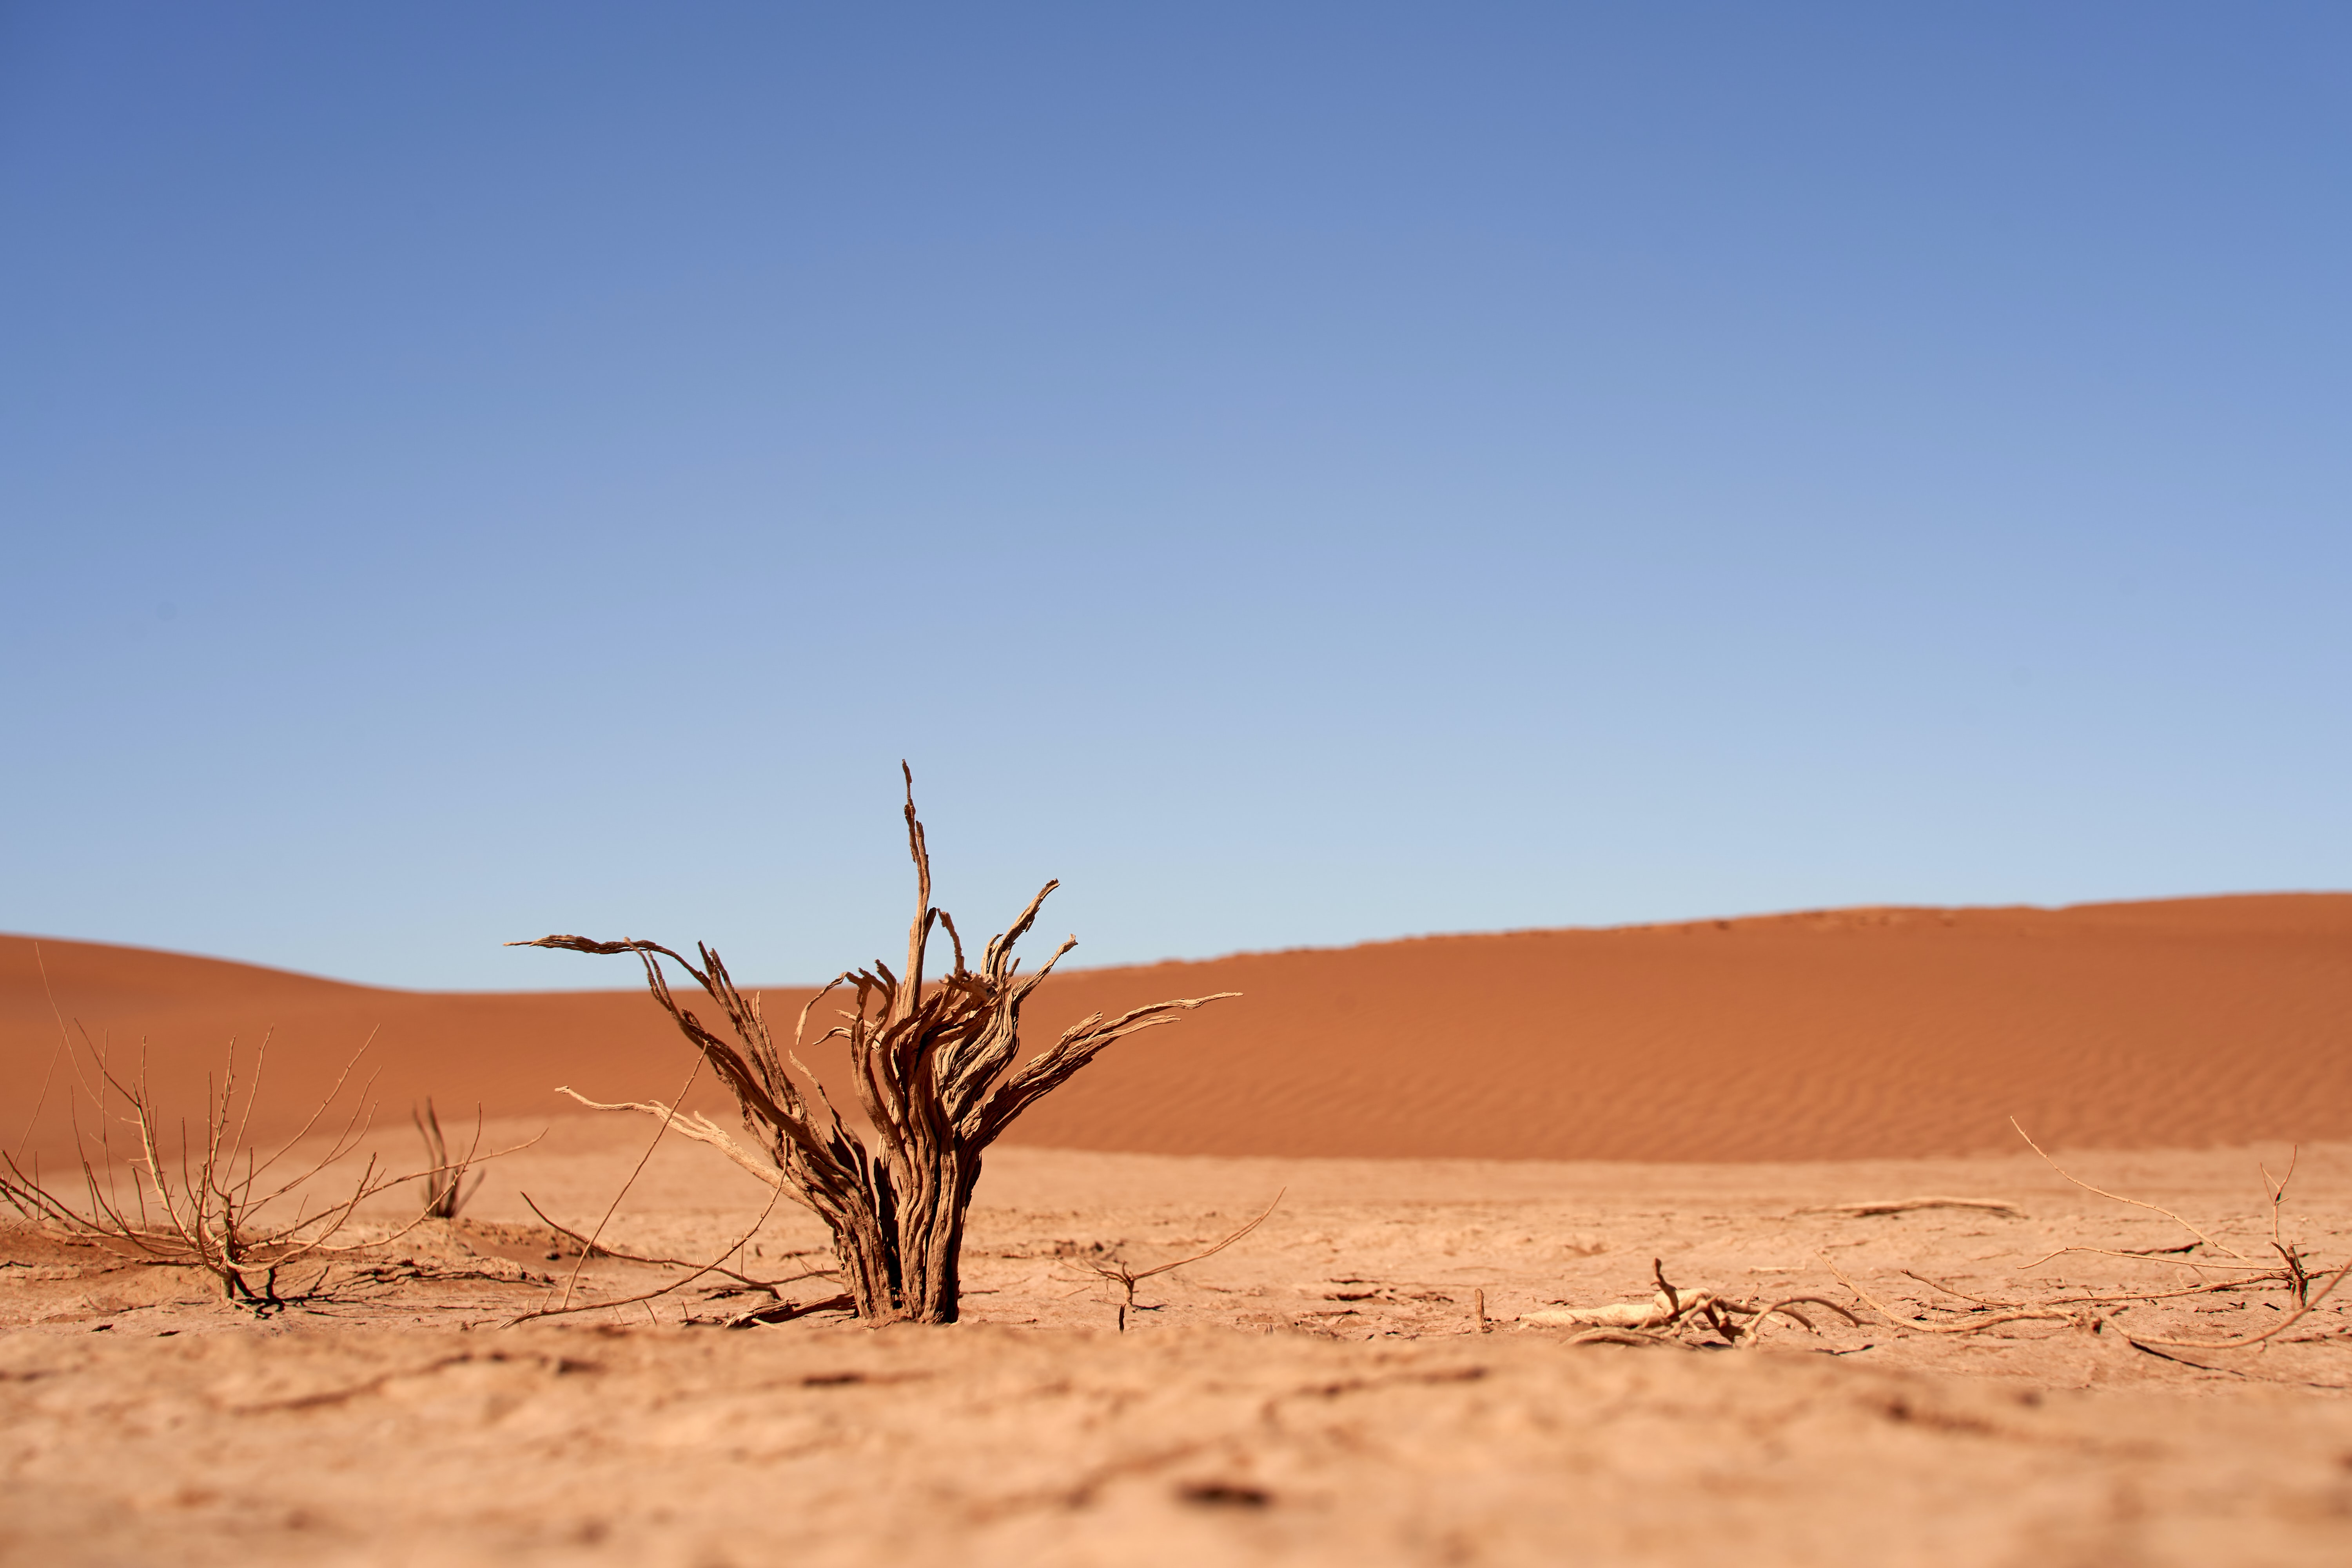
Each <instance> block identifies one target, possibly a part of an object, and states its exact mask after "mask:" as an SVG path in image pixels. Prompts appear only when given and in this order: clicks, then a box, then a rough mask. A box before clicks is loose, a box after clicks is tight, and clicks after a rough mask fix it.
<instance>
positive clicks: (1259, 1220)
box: [1087, 1187, 1485, 1334]
mask: <svg viewBox="0 0 2352 1568" xmlns="http://www.w3.org/2000/svg"><path fill="white" fill-rule="evenodd" d="M1289 1190H1290V1189H1289V1188H1287V1187H1285V1188H1283V1189H1282V1192H1277V1193H1276V1194H1274V1202H1273V1203H1270V1204H1268V1205H1265V1212H1264V1213H1262V1214H1260V1215H1258V1216H1257V1217H1256V1218H1255V1219H1254V1220H1252V1221H1250V1222H1249V1223H1248V1224H1247V1225H1245V1226H1242V1227H1241V1228H1240V1229H1239V1230H1237V1231H1234V1233H1233V1234H1232V1235H1231V1236H1228V1237H1225V1238H1224V1239H1223V1241H1220V1242H1218V1243H1217V1244H1216V1245H1215V1246H1214V1247H1209V1248H1207V1249H1205V1250H1203V1251H1200V1252H1196V1253H1194V1254H1192V1257H1190V1258H1178V1259H1176V1261H1175V1262H1173V1263H1162V1264H1160V1265H1159V1266H1158V1267H1156V1268H1141V1269H1137V1268H1129V1267H1128V1266H1127V1264H1126V1263H1125V1262H1124V1261H1123V1260H1121V1259H1118V1258H1088V1259H1087V1268H1090V1269H1092V1270H1093V1271H1094V1272H1095V1273H1096V1274H1097V1275H1098V1276H1100V1277H1101V1278H1102V1279H1107V1280H1108V1281H1110V1282H1111V1283H1112V1284H1114V1285H1117V1286H1118V1287H1119V1288H1120V1289H1121V1290H1122V1291H1123V1292H1124V1294H1123V1295H1122V1296H1121V1298H1120V1300H1119V1302H1118V1331H1119V1332H1120V1333H1122V1334H1123V1333H1125V1332H1127V1315H1128V1314H1129V1312H1132V1311H1133V1310H1135V1288H1136V1287H1137V1286H1138V1285H1139V1284H1141V1283H1142V1282H1143V1281H1144V1280H1146V1279H1151V1278H1152V1277H1153V1276H1155V1275H1160V1274H1166V1273H1169V1272H1171V1271H1172V1270H1174V1269H1178V1268H1184V1267H1185V1266H1186V1265H1188V1264H1192V1263H1198V1262H1200V1261H1201V1260H1202V1258H1214V1257H1215V1256H1216V1255H1217V1254H1218V1253H1220V1252H1223V1250H1224V1249H1225V1248H1227V1247H1231V1246H1232V1245H1233V1244H1234V1243H1235V1242H1236V1241H1239V1240H1240V1239H1241V1238H1242V1237H1245V1236H1247V1235H1248V1234H1249V1233H1250V1232H1252V1231H1254V1230H1255V1229H1256V1228H1257V1227H1258V1226H1262V1225H1264V1224H1265V1222H1266V1220H1267V1218H1268V1217H1269V1216H1270V1215H1273V1213H1274V1211H1275V1207H1276V1205H1278V1204H1280V1203H1281V1202H1282V1194H1283V1193H1286V1192H1288V1191H1289ZM1480 1299H1481V1300H1484V1299H1485V1298H1484V1297H1483V1295H1482V1296H1481V1298H1480Z"/></svg>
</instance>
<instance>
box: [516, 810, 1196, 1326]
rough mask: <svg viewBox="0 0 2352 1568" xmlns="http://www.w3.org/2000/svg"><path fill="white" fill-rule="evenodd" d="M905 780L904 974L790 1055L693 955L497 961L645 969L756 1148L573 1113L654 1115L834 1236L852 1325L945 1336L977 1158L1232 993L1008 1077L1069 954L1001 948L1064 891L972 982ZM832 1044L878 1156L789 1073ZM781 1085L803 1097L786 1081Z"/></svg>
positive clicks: (853, 977)
mask: <svg viewBox="0 0 2352 1568" xmlns="http://www.w3.org/2000/svg"><path fill="white" fill-rule="evenodd" d="M901 772H902V773H906V781H907V803H906V808H905V814H904V815H905V816H906V823H907V847H908V854H909V856H910V857H911V858H912V859H913V861H914V866H915V918H914V921H913V923H912V925H911V926H910V927H909V928H908V933H907V959H906V964H905V967H904V969H903V970H902V971H900V972H898V973H894V972H893V971H892V970H891V969H890V967H889V965H887V963H883V962H881V961H880V960H878V959H877V960H876V961H875V962H874V963H873V964H872V965H871V966H870V967H868V968H865V969H855V970H850V971H847V972H845V973H842V974H840V975H838V976H836V977H835V979H834V980H832V981H831V982H829V983H828V984H826V985H825V987H824V990H823V991H821V992H820V993H819V994H817V996H815V997H813V998H812V999H811V1000H810V1002H809V1004H808V1005H807V1006H806V1007H803V1009H802V1010H801V1016H800V1020H799V1022H798V1023H797V1024H796V1025H795V1026H794V1027H793V1038H792V1044H791V1045H790V1046H789V1047H782V1048H779V1047H778V1046H777V1044H776V1042H775V1039H774V1037H773V1036H772V1035H771V1033H770V1032H769V1028H768V1023H767V1019H766V1018H765V1017H764V1016H762V1015H761V1008H760V998H759V996H758V994H756V993H749V994H747V993H745V992H744V991H742V990H740V988H739V987H738V986H737V985H736V984H735V982H734V980H733V979H732V977H730V975H729V974H728V973H727V966H726V965H725V964H724V963H721V962H720V961H719V954H718V953H717V952H714V951H713V950H712V949H710V948H709V947H707V946H703V945H701V944H697V946H696V948H695V952H696V955H697V957H696V958H695V959H693V960H689V959H688V958H686V957H685V956H683V955H682V954H680V953H677V952H674V951H672V950H671V949H669V948H667V947H664V946H662V945H661V944H660V943H658V942H641V941H636V940H634V939H629V940H623V941H620V942H597V941H593V940H591V939H589V938H587V937H579V936H544V937H541V938H539V939H538V940H537V941H535V942H515V943H512V944H510V945H513V946H517V947H550V948H561V949H564V950H567V951H570V952H589V953H602V954H616V953H629V954H633V955H634V956H635V958H636V959H637V960H638V962H639V963H642V964H643V965H644V967H645V976H646V988H647V989H648V990H649V991H651V992H652V994H653V997H654V1000H655V1001H656V1002H657V1003H658V1004H660V1005H661V1007H662V1009H663V1010H664V1011H665V1012H667V1013H668V1014H669V1016H670V1017H671V1019H672V1020H673V1021H674V1022H675V1023H676V1024H677V1027H678V1031H679V1032H680V1033H681V1034H683V1035H684V1036H685V1037H686V1038H687V1040H688V1043H689V1044H691V1045H692V1046H693V1047H694V1048H695V1049H696V1051H698V1053H699V1054H700V1057H699V1059H700V1061H701V1062H703V1063H707V1064H708V1065H709V1067H710V1068H713V1069H715V1070H716V1071H717V1072H718V1074H719V1078H720V1079H722V1080H724V1081H725V1083H726V1085H727V1087H728V1089H730V1091H732V1093H733V1094H734V1096H735V1101H736V1104H737V1106H738V1107H739V1108H740V1110H741V1112H742V1119H743V1125H744V1127H745V1129H746V1130H747V1131H750V1132H751V1134H752V1135H753V1136H754V1137H755V1138H756V1139H757V1140H758V1142H759V1144H760V1148H759V1150H758V1151H757V1152H754V1151H753V1150H751V1149H747V1148H745V1147H744V1146H743V1145H741V1144H740V1143H739V1142H736V1141H735V1139H734V1138H733V1137H732V1136H731V1135H730V1134H729V1133H728V1131H726V1130H725V1129H724V1128H722V1127H720V1126H719V1125H718V1124H717V1123H716V1122H714V1121H711V1120H710V1119H709V1117H706V1116H701V1115H698V1114H695V1113H690V1112H688V1111H685V1110H681V1109H679V1108H677V1107H675V1106H670V1105H665V1104H663V1103H661V1102H660V1101H658V1100H649V1101H631V1102H628V1103H626V1104H623V1105H608V1104H604V1103H602V1102H599V1101H596V1100H587V1099H586V1098H585V1097H584V1096H579V1095H576V1094H575V1095H574V1096H573V1098H575V1099H578V1100H581V1101H582V1103H583V1104H586V1105H589V1106H592V1107H593V1108H594V1109H597V1110H638V1111H643V1112H645V1113H646V1114H647V1115H650V1116H653V1117H655V1118H656V1119H658V1120H659V1121H660V1122H661V1123H662V1126H663V1128H664V1129H665V1130H675V1131H678V1132H681V1133H683V1134H685V1135H686V1136H687V1137H689V1138H693V1139H696V1140H698V1141H699V1142H704V1143H708V1144H709V1145H711V1146H712V1147H713V1148H715V1149H718V1150H719V1152H721V1153H723V1154H725V1155H726V1156H727V1157H728V1158H729V1159H730V1160H732V1161H734V1162H735V1163H737V1164H738V1165H740V1166H741V1167H742V1168H743V1169H744V1170H746V1171H749V1172H751V1173H752V1174H753V1175H755V1176H757V1177H759V1178H760V1180H761V1181H762V1182H765V1183H767V1184H768V1185H769V1186H771V1187H772V1188H773V1189H775V1191H776V1192H777V1193H778V1194H782V1195H785V1196H788V1197H790V1198H792V1199H793V1200H794V1201H796V1202H798V1203H800V1204H802V1205H804V1206H806V1207H807V1208H808V1209H810V1210H811V1211H812V1212H814V1214H815V1215H817V1217H818V1218H820V1219H822V1220H823V1221H824V1224H825V1226H826V1228H827V1229H828V1230H829V1231H830V1232H831V1233H832V1236H833V1241H834V1247H835V1252H836V1253H837V1255H838V1256H839V1258H840V1262H841V1271H842V1280H843V1283H844V1285H845V1287H846V1288H847V1291H848V1294H849V1297H850V1299H851V1300H852V1302H853V1303H854V1304H855V1307H856V1311H857V1314H858V1315H859V1316H860V1317H861V1318H863V1319H865V1320H866V1321H868V1322H871V1323H880V1322H887V1321H894V1320H901V1319H911V1320H914V1321H919V1322H930V1323H948V1322H953V1321H955V1319H956V1314H957V1305H958V1299H959V1297H960V1295H961V1275H960V1269H961V1258H962V1252H963V1235H964V1220H965V1215H966V1213H967V1211H968V1210H969V1208H970V1206H971V1194H972V1187H973V1184H975V1183H977V1182H978V1181H979V1179H980V1172H981V1161H982V1155H983V1154H984V1153H985V1152H986V1151H987V1149H988V1147H989V1145H990V1144H992V1143H993V1142H995V1141H996V1140H997V1138H998V1137H999V1136H1000V1135H1002V1134H1003V1131H1004V1130H1005V1129H1006V1128H1007V1127H1009V1126H1011V1125H1012V1124H1013V1121H1014V1120H1015V1119H1016V1118H1018V1117H1019V1116H1020V1115H1021V1113H1022V1112H1023V1111H1024V1110H1028V1109H1029V1107H1031V1106H1032V1105H1034V1104H1035V1103H1036V1102H1037V1101H1038V1100H1041V1099H1043V1098H1045V1096H1046V1095H1047V1094H1050V1093H1052V1092H1053V1091H1054V1090H1055V1089H1057V1088H1059V1087H1060V1086H1061V1085H1063V1084H1065V1083H1066V1082H1068V1081H1069V1079H1070V1078H1071V1076H1072V1075H1073V1074H1075V1073H1076V1072H1077V1071H1078V1070H1079V1069H1080V1068H1083V1067H1085V1066H1086V1065H1087V1063H1088V1062H1090V1061H1092V1060H1094V1058H1096V1057H1097V1056H1098V1055H1100V1054H1101V1052H1102V1051H1103V1049H1104V1048H1105V1047H1108V1046H1109V1045H1110V1044H1111V1042H1113V1041H1114V1040H1118V1039H1121V1038H1123V1037H1126V1036H1129V1035H1132V1034H1135V1033H1136V1032H1138V1031H1139V1030H1142V1029H1149V1028H1152V1027H1155V1026H1159V1025H1161V1024H1169V1023H1173V1022H1175V1021H1176V1019H1177V1017H1178V1016H1179V1015H1181V1014H1183V1013H1185V1012H1189V1011H1191V1010H1192V1009H1193V1008H1196V1007H1201V1006H1204V1005H1207V1004H1208V1003H1211V1002H1213V1001H1217V1000H1220V999H1221V997H1222V996H1228V995H1232V994H1234V993H1231V992H1226V993H1222V994H1220V995H1218V996H1195V997H1191V998H1187V999H1183V1000H1180V1001H1173V1002H1154V1003H1151V1004H1150V1005H1145V1006H1141V1007H1136V1008H1132V1009H1130V1010H1129V1011H1128V1012H1125V1013H1122V1014H1120V1015H1118V1016H1117V1017H1115V1018H1105V1017H1104V1016H1102V1015H1101V1014H1099V1013H1097V1014H1096V1015H1095V1016H1092V1017H1089V1018H1087V1019H1085V1020H1084V1021H1082V1022H1080V1023H1078V1024H1076V1025H1074V1026H1071V1027H1070V1028H1068V1029H1066V1030H1065V1031H1063V1033H1062V1036H1061V1038H1060V1039H1058V1040H1056V1041H1055V1044H1054V1045H1053V1047H1051V1048H1050V1049H1047V1050H1045V1051H1042V1052H1040V1053H1038V1054H1037V1055H1035V1056H1034V1057H1031V1058H1029V1059H1028V1060H1026V1061H1024V1062H1022V1063H1020V1065H1019V1066H1018V1067H1015V1066H1014V1062H1015V1059H1016V1058H1018V1056H1019V1054H1020V1049H1021V1008H1022V1005H1023V1004H1024V1003H1025V1002H1026V1001H1027V1000H1028V999H1029V996H1030V994H1031V993H1033V992H1034V991H1035V990H1036V988H1037V986H1038V984H1039V983H1041V982H1042V981H1043V980H1044V979H1045V976H1046V975H1047V974H1048V973H1051V972H1052V970H1053V968H1054V965H1055V963H1058V962H1060V960H1061V958H1062V956H1063V955H1064V954H1065V953H1066V952H1069V951H1070V950H1071V949H1072V948H1074V947H1076V945H1077V939H1076V937H1070V938H1067V939H1066V940H1065V941H1064V942H1062V944H1061V946H1059V947H1058V948H1056V949H1055V952H1054V955H1053V957H1051V958H1049V959H1047V960H1046V961H1045V963H1044V964H1042V965H1040V966H1039V967H1038V968H1037V969H1036V970H1035V971H1034V972H1033V973H1028V974H1025V975H1024V974H1023V973H1021V972H1020V963H1019V961H1018V960H1017V959H1015V958H1014V957H1013V945H1014V944H1015V943H1016V942H1019V941H1020V940H1021V939H1022V937H1024V935H1026V934H1027V933H1028V931H1029V929H1030V927H1031V926H1032V925H1033V924H1034V922H1035V921H1036V919H1037V911H1038V910H1039V908H1040V907H1041V906H1043V905H1044V903H1045V899H1046V897H1047V895H1049V894H1051V893H1052V892H1053V891H1054V889H1055V888H1057V887H1059V886H1060V885H1061V884H1060V883H1059V882H1047V883H1046V884H1045V887H1044V888H1043V889H1040V890H1039V892H1038V894H1037V896H1036V897H1035V898H1034V899H1032V900H1029V904H1028V907H1027V908H1026V909H1024V910H1022V911H1021V913H1020V915H1019V916H1018V917H1017V918H1016V919H1015V920H1014V921H1013V924H1012V926H1011V928H1010V929H1009V930H1007V931H1005V932H1004V933H1003V935H1001V936H998V937H994V938H992V939H991V940H990V942H988V944H987V946H986V947H985V948H983V949H982V952H981V961H980V964H979V966H978V967H977V968H973V967H971V966H970V965H968V964H967V963H966V962H965V955H964V948H963V939H962V938H961V936H959V935H958V934H957V932H956V927H955V921H953V920H951V919H950V918H949V915H948V913H947V911H946V910H940V909H935V908H933V907H932V904H931V862H930V855H929V850H928V848H927V847H926V846H925V842H924V837H923V825H922V822H921V821H920V819H919V818H918V817H917V816H916V815H915V790H914V775H913V774H912V773H911V772H907V770H906V769H905V767H904V764H901ZM938 931H945V932H946V933H947V937H948V941H949V942H950V944H951V945H952V948H953V957H952V959H951V960H950V964H949V967H948V970H947V973H944V974H942V975H940V977H939V978H937V979H935V980H934V979H930V978H929V962H930V951H931V950H930V942H931V939H932V936H933V934H934V933H935V932H938ZM665 960H666V961H667V962H668V963H675V964H676V965H677V967H678V968H679V970H681V971H682V972H684V973H686V974H687V975H688V977H690V978H691V979H692V980H693V981H694V983H695V984H697V985H698V986H700V987H701V989H702V991H703V992H704V994H707V995H708V996H709V997H710V999H711V1000H712V1001H713V1002H715V1003H717V1004H718V1006H719V1012H720V1014H721V1015H722V1016H723V1019H724V1024H725V1026H726V1028H727V1030H728V1034H729V1035H730V1036H731V1038H730V1037H727V1036H722V1035H720V1034H719V1033H718V1032H717V1031H716V1030H714V1029H712V1028H710V1027H709V1026H706V1025H705V1024H704V1023H703V1021H702V1019H701V1018H700V1017H699V1016H697V1015H696V1013H695V1012H694V1011H693V1009H691V1008H690V1007H688V1006H687V1005H685V1004H684V1003H683V1002H681V1001H680V1000H679V999H678V997H677V994H675V993H674V992H673V991H672V990H671V989H670V985H669V981H668V978H667V974H666V973H664V970H663V963H664V961H665ZM844 990H845V991H846V993H847V996H846V998H845V1000H847V1001H848V1002H849V1003H850V1005H847V1006H844V1007H842V1008H840V1009H839V1011H838V1013H837V1016H838V1017H839V1018H840V1020H841V1022H840V1023H838V1024H837V1025H835V1026H834V1027H832V1028H830V1029H828V1030H826V1031H825V1032H824V1033H823V1034H821V1035H819V1036H818V1037H816V1038H815V1039H814V1040H810V1039H808V1038H807V1037H806V1036H807V1029H808V1021H809V1016H810V1015H811V1014H812V1013H813V1012H814V1010H815V1009H816V1007H817V1005H818V1003H819V1002H821V1001H822V1000H823V999H824V997H826V996H829V995H832V994H834V993H835V992H836V991H844ZM835 1039H838V1040H841V1041H843V1042H844V1043H845V1046H846V1047H847V1051H848V1056H849V1066H850V1081H851V1083H852V1085H853V1086H854V1089H855V1091H856V1096H857V1101H858V1105H859V1107H860V1108H861V1109H862V1110H864V1111H865V1113H866V1121H867V1122H868V1124H869V1125H870V1126H871V1127H872V1129H873V1132H874V1138H875V1146H874V1147H871V1148H869V1147H868V1146H867V1144H866V1142H865V1141H864V1140H863V1139H862V1138H860V1137H859V1136H858V1135H857V1134H856V1132H854V1131H851V1130H850V1129H849V1128H848V1127H847V1126H845V1124H844V1123H843V1121H842V1119H841V1115H840V1113H839V1112H838V1111H837V1110H835V1107H834V1105H833V1103H832V1101H831V1100H829V1099H828V1098H827V1097H826V1095H825V1091H824V1085H823V1084H822V1083H820V1082H819V1081H818V1080H817V1078H816V1075H815V1074H814V1073H813V1072H811V1071H810V1070H809V1068H808V1067H807V1066H806V1064H804V1063H803V1061H802V1060H801V1057H800V1053H801V1052H802V1051H803V1050H807V1049H810V1048H812V1047H814V1046H817V1045H822V1044H824V1043H825V1042H826V1041H830V1040H835ZM788 1067H789V1068H790V1069H791V1070H790V1071H788V1070H787V1068H788ZM795 1074H797V1076H798V1078H799V1079H801V1080H803V1082H804V1083H805V1086H806V1087H805V1088H804V1089H803V1087H802V1083H796V1082H795V1081H794V1076H795ZM565 1092H567V1093H568V1092H571V1091H569V1090H566V1091H565Z"/></svg>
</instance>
